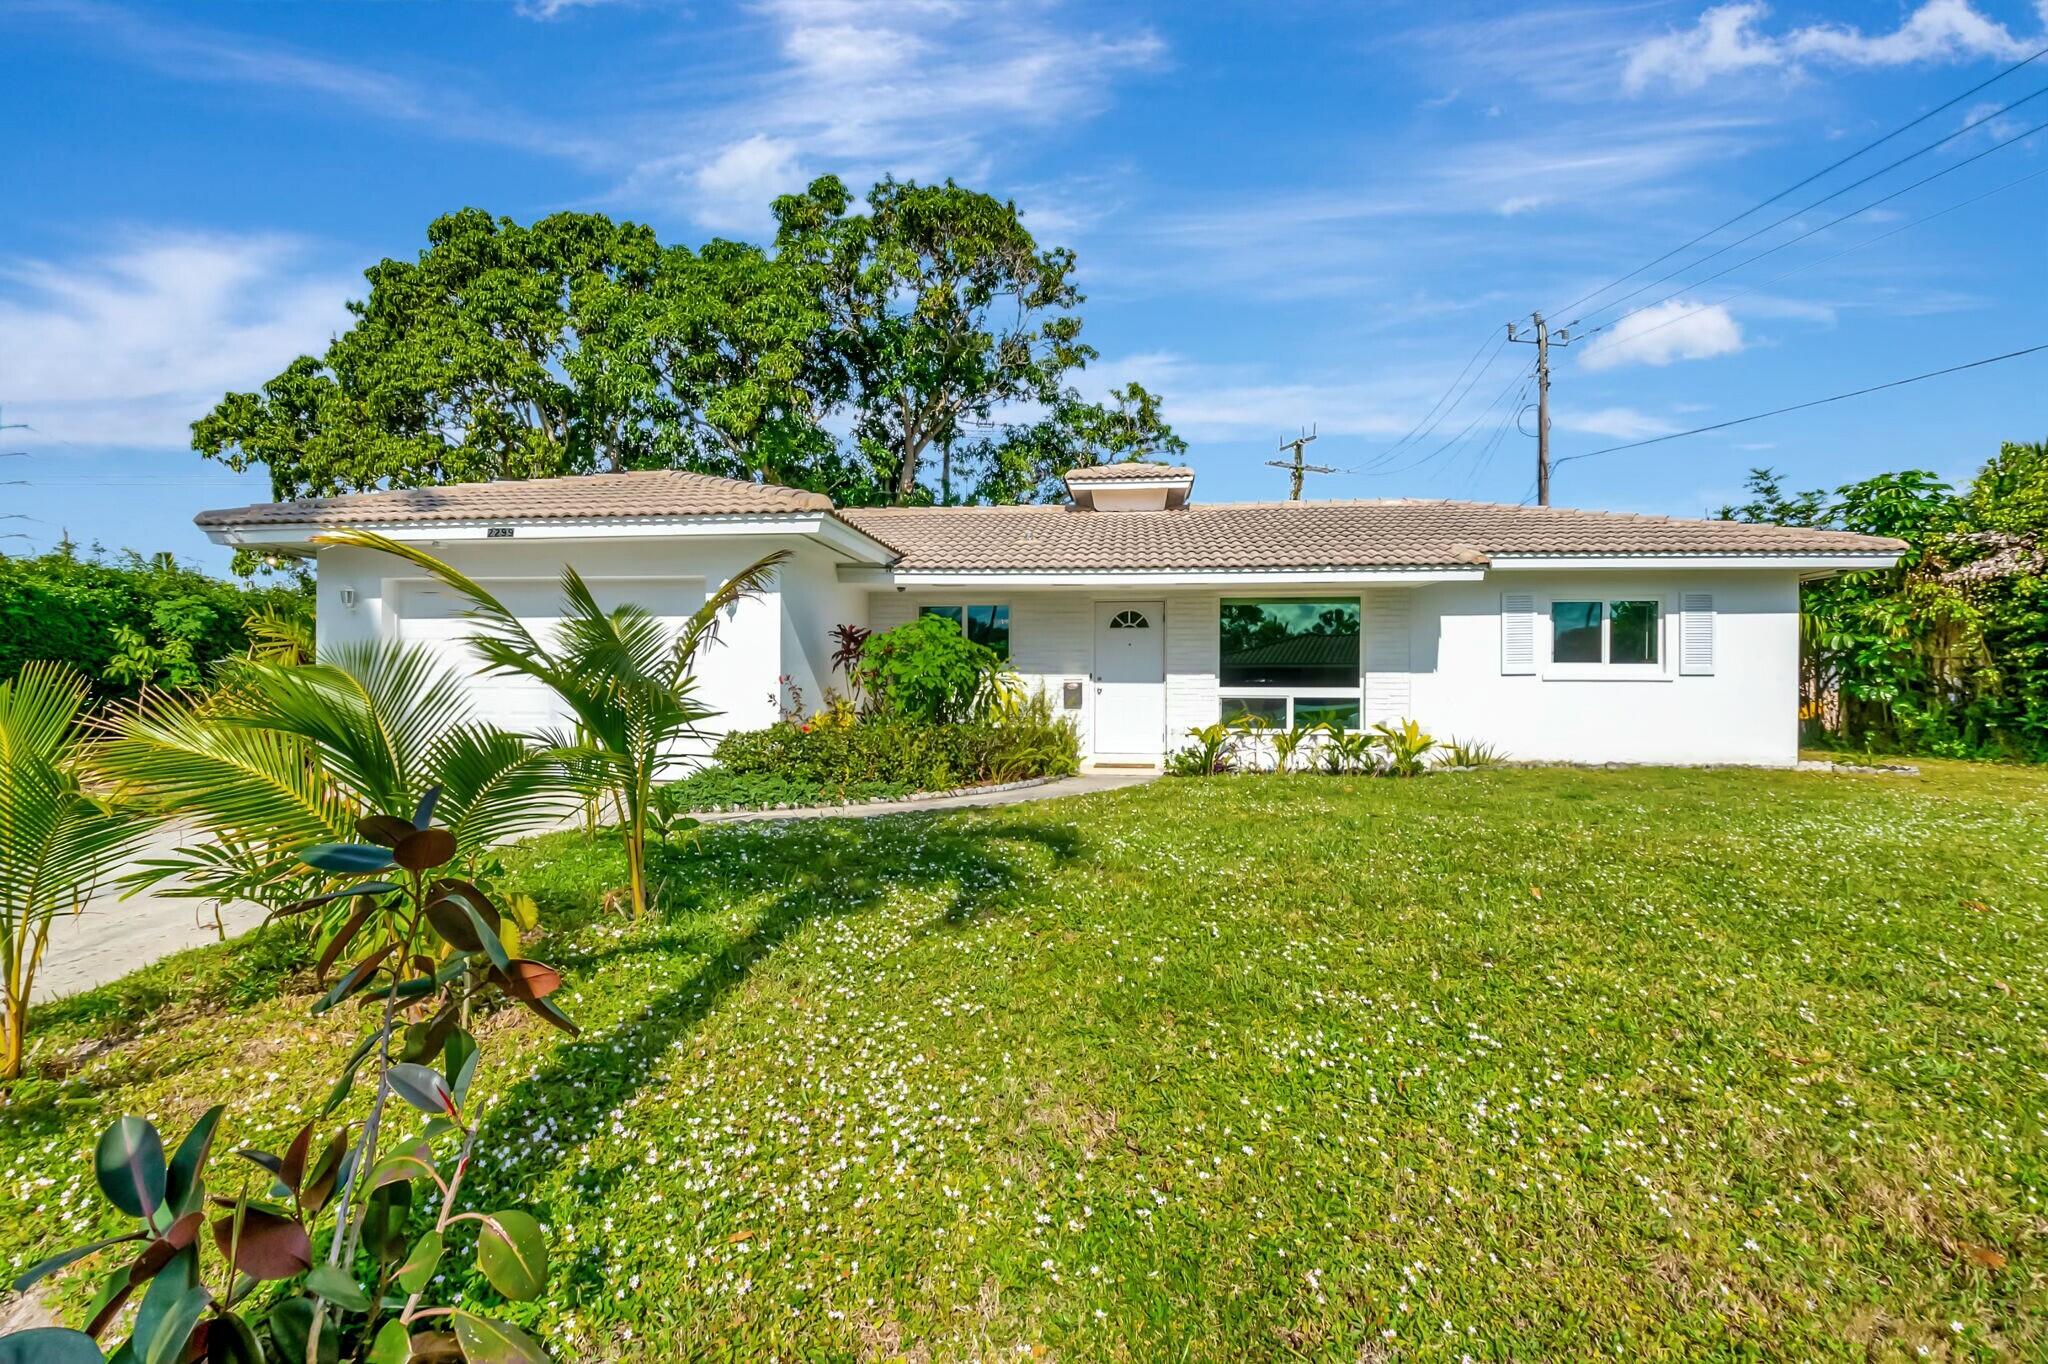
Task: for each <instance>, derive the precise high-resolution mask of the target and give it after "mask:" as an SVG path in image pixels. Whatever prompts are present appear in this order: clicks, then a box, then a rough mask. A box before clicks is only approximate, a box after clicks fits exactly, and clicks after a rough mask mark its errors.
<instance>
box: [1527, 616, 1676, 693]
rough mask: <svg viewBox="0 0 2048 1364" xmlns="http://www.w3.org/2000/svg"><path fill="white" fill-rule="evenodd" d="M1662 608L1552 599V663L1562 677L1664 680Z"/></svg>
mask: <svg viewBox="0 0 2048 1364" xmlns="http://www.w3.org/2000/svg"><path fill="white" fill-rule="evenodd" d="M1664 616H1665V611H1664V604H1663V603H1662V602H1661V601H1659V600H1658V599H1656V598H1654V597H1606V598H1599V599H1594V598H1577V599H1567V598H1563V597H1558V598H1553V599H1552V601H1551V603H1550V663H1551V671H1552V673H1553V674H1554V675H1559V676H1589V677H1591V676H1606V677H1616V676H1626V675H1630V674H1634V675H1637V676H1643V677H1661V676H1663V675H1664V671H1665V667H1664V665H1665V658H1664V653H1665V648H1664Z"/></svg>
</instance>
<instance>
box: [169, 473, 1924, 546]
mask: <svg viewBox="0 0 2048 1364" xmlns="http://www.w3.org/2000/svg"><path fill="white" fill-rule="evenodd" d="M1107 467H1108V468H1110V469H1117V470H1135V469H1146V468H1149V470H1151V471H1152V473H1150V474H1148V475H1147V476H1164V475H1163V474H1161V473H1159V472H1158V471H1160V470H1162V469H1166V468H1169V467H1171V466H1158V465H1154V466H1142V465H1130V464H1124V465H1111V466H1107ZM1097 472H1100V471H1097ZM1174 472H1176V473H1178V472H1181V471H1179V470H1177V469H1176V470H1174ZM1124 476H1126V477H1128V476H1130V475H1124ZM831 511H832V503H831V501H830V500H829V499H828V498H826V497H825V496H824V495H823V494H820V493H813V492H805V491H803V490H801V489H797V488H784V487H777V486H769V485H763V484H758V483H747V482H742V481H739V480H735V479H728V478H714V477H712V476H710V475H707V474H693V473H684V472H681V471H674V470H651V471H645V472H639V473H627V474H587V475H581V476H577V477H571V478H545V479H530V480H525V481H505V482H496V483H461V484H451V485H447V486H444V487H438V488H414V489H405V490H401V491H394V492H375V493H357V494H353V495H349V496H343V497H324V498H310V499H307V500H304V501H300V502H272V503H262V504H259V505H256V506H252V507H237V508H232V509H228V510H223V511H209V512H202V513H200V515H199V516H198V517H197V518H196V519H197V521H198V523H199V524H200V525H201V526H202V527H207V528H232V527H238V526H240V527H254V526H286V525H292V526H338V525H372V526H374V525H379V524H387V523H401V522H424V523H432V522H443V521H475V520H542V521H545V520H572V519H615V518H636V517H647V518H672V517H692V516H721V515H746V514H777V513H818V512H831ZM834 514H835V515H836V516H837V517H838V519H839V520H841V521H844V522H846V523H847V524H849V525H851V526H853V527H854V528H856V529H857V530H860V531H862V532H864V533H865V534H867V535H868V536H870V537H871V538H873V539H875V540H878V541H880V542H881V543H882V544H883V545H884V546H887V547H889V548H890V549H893V550H895V551H897V552H898V553H899V554H900V555H901V556H902V557H901V560H900V562H899V563H898V565H897V566H898V567H900V568H904V569H910V570H917V569H927V570H958V571H973V570H1014V571H1021V572H1031V571H1058V570H1117V569H1128V570H1137V571H1144V570H1195V571H1200V570H1212V569H1240V568H1242V569H1280V568H1332V569H1343V568H1376V567H1379V568H1386V567H1393V568H1425V567H1447V566H1473V567H1478V566H1483V565H1485V564H1486V563H1487V562H1488V561H1489V559H1490V558H1491V557H1492V556H1495V555H1503V554H1522V555H1609V554H1612V555H1636V554H1785V553H1793V554H1823V555H1824V554H1872V553H1896V552H1897V551H1899V550H1901V549H1903V548H1904V546H1903V544H1901V542H1899V541H1896V540H1886V539H1882V538H1879V537H1876V536H1868V535H1850V534H1846V533H1843V532H1840V531H1824V530H1807V529H1803V528H1799V527H1793V526H1759V525H1748V524H1744V523H1741V522H1733V521H1693V520H1682V519H1679V518H1676V517H1668V516H1642V515H1636V514H1632V513H1623V512H1594V511H1576V510H1572V509H1570V508H1564V507H1511V506H1506V505H1503V504H1499V503H1489V502H1444V501H1425V500H1386V501H1365V502H1315V501H1311V502H1246V503H1211V504H1195V505H1190V506H1186V507H1180V508H1176V509H1172V510H1163V511H1088V510H1081V509H1077V508H1075V507H1071V506H1024V507H888V508H849V509H845V510H840V511H837V512H836V513H834Z"/></svg>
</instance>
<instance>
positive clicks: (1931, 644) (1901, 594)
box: [1721, 442, 2048, 760]
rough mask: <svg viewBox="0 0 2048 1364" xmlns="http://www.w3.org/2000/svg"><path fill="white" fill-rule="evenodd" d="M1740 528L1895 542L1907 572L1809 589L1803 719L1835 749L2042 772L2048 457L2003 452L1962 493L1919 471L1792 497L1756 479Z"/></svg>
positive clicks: (2041, 450)
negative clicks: (2007, 764)
mask: <svg viewBox="0 0 2048 1364" xmlns="http://www.w3.org/2000/svg"><path fill="white" fill-rule="evenodd" d="M1749 490H1750V495H1751V496H1750V501H1748V502H1747V503H1744V504H1743V505H1741V506H1731V507H1724V508H1722V511H1721V514H1722V515H1723V516H1724V517H1729V518H1733V519H1737V520H1743V521H1775V522H1780V523H1783V524H1788V525H1805V526H1828V527H1833V528H1836V529H1841V530H1851V531H1861V532H1863V533H1865V534H1869V535H1890V536H1896V537H1898V538H1899V539H1902V540H1904V541H1905V542H1906V544H1907V550H1906V552H1905V554H1904V555H1902V556H1901V557H1900V560H1899V563H1898V566H1897V567H1895V568H1891V569H1887V570H1883V571H1881V572H1871V573H1852V574H1847V575H1844V576H1842V577H1838V578H1830V579H1826V580H1824V581H1822V582H1818V583H1813V584H1810V585H1808V586H1807V588H1806V589H1805V593H1804V598H1803V603H1802V607H1803V623H1804V628H1803V630H1802V637H1801V655H1802V658H1801V662H1802V693H1803V694H1802V697H1801V703H1802V713H1803V714H1804V716H1805V717H1806V719H1807V720H1808V722H1809V725H1810V726H1812V727H1814V728H1816V729H1818V730H1820V731H1822V732H1823V734H1824V736H1825V737H1832V738H1835V739H1840V740H1847V741H1850V742H1855V743H1870V744H1883V745H1887V746H1894V747H1902V748H1907V749H1911V750H1915V751H1925V752H1930V753H1937V754H1944V755H1949V756H1970V755H1980V754H1993V755H1996V754H2012V755H2016V756H2024V757H2028V758H2033V759H2036V760H2039V759H2044V758H2048V543H2044V542H2048V442H2035V443H2021V442H2008V443H2006V444H2005V445H2004V446H2003V447H2001V448H2000V450H1999V453H1998V455H1997V456H1996V457H1995V458H1993V459H1992V460H1991V461H1990V462H1988V463H1987V464H1986V465H1985V466H1984V467H1983V469H1982V470H1981V471H1979V473H1978V474H1977V476H1976V478H1974V479H1973V480H1971V482H1970V484H1969V486H1968V487H1967V488H1964V489H1963V490H1962V491H1960V492H1958V491H1957V490H1956V489H1954V488H1952V487H1951V486H1949V484H1947V483H1946V482H1944V481H1942V480H1941V479H1940V478H1938V477H1937V476H1936V475H1934V474H1932V473H1930V472H1928V471H1926V470H1924V469H1908V470H1905V471H1902V472H1899V473H1892V474H1881V475H1879V476H1878V477H1876V478H1869V479H1864V480H1863V481H1861V482H1858V483H1850V484H1846V485H1844V486H1842V487H1840V488H1837V489H1835V490H1834V492H1832V493H1829V492H1826V491H1824V490H1821V489H1817V488H1816V489H1809V490H1807V491H1804V492H1798V493H1787V492H1786V491H1785V490H1784V486H1783V483H1782V481H1781V480H1780V478H1779V477H1778V475H1777V474H1776V473H1774V472H1773V471H1771V470H1769V469H1756V470H1752V471H1751V473H1750V477H1749Z"/></svg>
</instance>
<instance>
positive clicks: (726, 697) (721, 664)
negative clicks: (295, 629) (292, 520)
mask: <svg viewBox="0 0 2048 1364" xmlns="http://www.w3.org/2000/svg"><path fill="white" fill-rule="evenodd" d="M790 547H791V540H790V539H789V538H787V537H783V538H777V539H773V540H771V539H768V538H755V537H739V536H735V537H731V538H725V537H703V538H696V539H687V540H661V539H652V538H649V539H618V540H593V541H568V540H533V541H527V542H524V543H520V542H511V543H488V542H484V543H479V542H476V541H469V542H464V543H447V544H443V545H438V546H437V545H432V544H429V545H428V548H430V549H431V550H432V551H433V552H434V553H435V554H437V555H439V556H440V557H441V558H443V559H444V560H446V561H447V562H448V563H449V564H451V565H452V566H454V567H455V568H457V569H459V570H460V571H462V572H463V573H466V574H468V575H469V576H471V577H472V578H475V579H477V580H479V581H480V582H482V583H483V584H484V585H485V586H486V587H491V586H493V585H494V584H497V583H503V582H512V583H517V584H520V585H521V589H522V590H521V596H522V598H523V599H529V600H530V599H535V598H539V599H543V600H545V601H546V602H553V601H554V600H555V599H556V594H555V593H554V592H553V591H552V590H547V591H545V592H543V591H542V588H543V587H544V586H545V585H550V584H553V583H554V582H556V581H557V580H558V579H559V578H560V576H561V572H562V566H563V564H564V563H565V562H566V563H570V564H574V565H575V567H576V569H577V571H578V572H579V573H581V574H583V576H584V578H585V579H586V580H587V581H588V582H589V583H590V585H591V588H592V590H593V591H594V592H596V593H597V594H598V596H599V599H600V600H601V601H605V602H606V604H607V605H609V604H612V603H611V600H610V599H611V598H614V597H621V596H624V597H631V596H633V595H634V594H633V592H632V591H631V589H630V588H629V587H627V586H625V585H626V584H631V583H644V582H648V581H658V582H660V583H662V584H664V585H669V584H674V585H675V590H674V591H673V592H671V593H670V596H669V600H671V601H672V602H674V603H677V604H679V605H681V606H683V607H694V606H695V605H696V604H697V603H699V602H701V601H702V600H703V595H704V593H706V592H708V591H712V590H715V589H716V588H717V587H718V586H719V585H720V584H722V583H724V582H726V581H727V580H728V579H729V578H731V576H732V575H733V574H734V573H736V572H738V571H739V570H740V569H742V568H744V567H746V566H747V565H748V564H750V563H753V562H754V561H755V560H756V559H758V558H760V557H761V556H762V555H763V554H766V553H768V552H770V551H771V550H773V549H779V548H790ZM425 579H426V575H424V574H422V573H421V572H420V571H419V570H418V569H416V568H414V567H413V566H412V565H410V564H408V563H405V562H404V561H402V560H398V559H394V558H391V557H390V556H388V555H383V554H378V553H376V552H374V551H370V550H360V549H350V548H333V549H324V550H322V551H321V553H320V575H319V617H318V619H319V645H320V648H321V650H322V651H323V652H325V651H328V650H330V649H332V648H334V647H335V646H337V645H340V644H343V643H346V642H349V641H354V640H368V639H379V638H384V639H390V638H397V637H399V635H400V632H401V628H402V627H401V625H400V623H399V619H398V617H399V612H400V607H399V600H400V598H401V596H402V594H403V590H404V587H405V585H407V584H409V583H422V582H424V581H425ZM345 588H346V589H353V590H354V592H355V594H356V600H355V603H354V604H353V605H352V606H344V605H343V604H342V593H343V590H344V589H345ZM864 610H865V601H864V594H863V593H860V592H857V591H851V590H848V589H845V588H843V587H841V586H840V585H839V584H838V583H837V582H836V581H835V579H834V575H833V571H832V564H831V559H830V556H829V555H828V554H827V553H826V551H824V550H823V549H821V548H819V547H817V546H814V545H808V544H805V545H802V546H800V547H798V548H797V554H796V557H795V558H794V559H792V560H791V562H790V563H789V564H787V565H785V566H784V568H783V570H782V572H781V574H780V575H779V576H778V579H777V582H776V583H775V585H774V586H772V587H771V588H770V589H769V590H767V591H766V592H763V593H762V594H761V595H760V596H759V597H757V598H752V599H749V600H745V601H742V602H740V603H739V604H738V605H737V606H735V607H734V608H733V609H732V611H731V612H730V614H729V615H728V616H727V617H726V619H725V620H724V621H723V622H721V624H720V626H719V636H718V642H717V643H715V644H713V645H711V646H710V647H709V648H708V649H707V650H706V651H705V652H704V653H703V654H702V655H701V656H700V661H699V667H698V686H699V693H698V694H699V695H700V696H701V697H702V698H703V700H704V701H705V703H706V704H708V705H711V706H713V707H715V708H717V709H718V710H719V711H720V712H721V713H720V715H719V716H718V717H717V718H716V719H714V720H713V721H711V722H710V723H709V724H708V725H707V726H706V730H707V732H708V733H711V734H714V735H715V734H719V733H724V732H725V731H727V730H729V729H755V728H759V727H761V726H763V725H767V724H772V723H773V722H774V720H775V718H776V713H777V695H778V684H777V678H778V677H780V676H781V675H783V674H788V675H790V676H792V677H794V678H795V679H797V681H798V683H799V685H801V686H803V687H804V689H805V694H806V698H807V700H808V701H810V702H811V703H812V704H814V705H815V704H816V703H817V701H818V700H819V698H821V697H822V695H823V692H824V684H825V682H826V681H827V680H829V667H830V658H831V645H830V641H829V632H830V630H831V628H832V627H833V626H834V625H837V624H839V623H841V621H843V620H844V621H853V622H855V623H860V622H861V621H862V620H863V619H864ZM543 642H546V641H545V638H543ZM482 718H490V717H489V716H484V717H482Z"/></svg>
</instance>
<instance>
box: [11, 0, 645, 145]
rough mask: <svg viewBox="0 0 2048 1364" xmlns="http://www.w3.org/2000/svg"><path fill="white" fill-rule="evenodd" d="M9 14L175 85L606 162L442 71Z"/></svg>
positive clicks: (96, 2) (216, 36)
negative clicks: (79, 38)
mask: <svg viewBox="0 0 2048 1364" xmlns="http://www.w3.org/2000/svg"><path fill="white" fill-rule="evenodd" d="M11 14H12V15H14V16H15V17H26V18H37V17H41V18H44V19H48V20H54V21H57V22H59V23H64V24H68V25H70V26H72V27H74V28H77V29H79V30H82V31H83V32H85V33H87V34H89V35H90V37H91V40H92V42H93V43H94V45H95V46H96V47H97V48H98V49H99V50H100V51H101V52H103V53H107V54H111V55H116V56H119V57H120V58H121V59H122V60H124V61H127V62H129V63H131V64H133V65H135V66H138V67H140V68H142V69H144V70H147V71H151V72H155V73H158V74H161V75H165V76H170V77H173V78H175V79H178V80H185V81H195V82H202V83H206V84H217V85H238V86H244V87H248V88H252V89H262V90H270V91H275V92H278V93H279V94H280V95H281V96H285V97H311V98H314V99H318V100H323V101H327V102H330V103H334V104H339V105H343V106H346V107H348V108H350V109H352V110H355V111H357V112H359V113H362V114H367V115H370V116H372V117H375V118H379V119H384V120H388V121H392V122H398V123H410V124H419V125H426V126H429V127H431V128H432V130H433V132H434V133H435V135H436V136H439V137H444V138H449V139H452V140H455V141H463V142H480V143H489V144H492V145H495V146H505V147H513V148H517V149H519V150H522V151H530V152H537V153H540V154H543V155H548V156H554V157H562V158H566V159H569V160H574V161H579V162H583V163H585V164H598V163H602V162H605V161H608V160H610V159H611V158H612V157H613V156H614V155H615V153H614V152H613V150H612V148H611V146H610V144H609V143H608V142H607V141H606V140H605V139H603V138H601V137H598V136H595V135H592V134H589V133H585V132H582V131H579V130H576V129H574V128H571V127H568V126H564V125H559V124H555V123H551V122H548V121H545V120H540V119H535V118H533V117H531V116H529V115H528V114H526V113H525V112H523V111H522V110H520V109H519V108H517V107H513V106H509V105H506V104H503V103H499V102H496V101H492V100H488V99H485V98H483V97H481V96H476V95H472V94H470V93H467V92H466V91H465V90H464V89H463V88H462V85H461V83H460V82H458V81H454V80H451V79H450V78H449V73H447V72H445V71H436V72H435V73H433V75H432V76H420V75H411V74H405V73H401V72H397V71H393V70H387V69H383V68H380V67H377V66H371V65H365V64H357V63H350V62H343V61H336V60H334V59H332V58H329V57H323V56H318V55H315V54H313V53H309V52H306V51H304V50H302V49H299V48H295V47H292V46H290V45H287V44H284V43H277V42H271V41H268V40H264V39H259V38H252V37H250V36H248V35H246V34H240V33H232V32H227V31H223V30H220V29H214V28H209V27H206V26H204V25H200V24H190V23H185V22H182V21H177V20H173V19H169V18H166V17H164V15H163V14H162V13H161V12H158V11H152V10H145V9H130V8H127V7H124V6H120V5H113V4H104V3H100V0H23V3H21V4H20V5H19V6H17V7H16V8H15V9H13V10H12V11H11Z"/></svg>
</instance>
